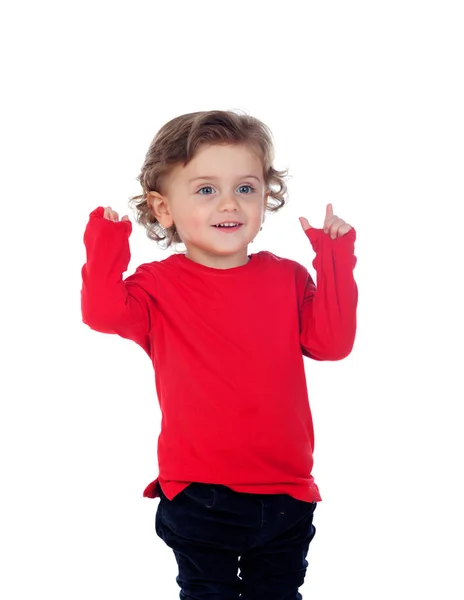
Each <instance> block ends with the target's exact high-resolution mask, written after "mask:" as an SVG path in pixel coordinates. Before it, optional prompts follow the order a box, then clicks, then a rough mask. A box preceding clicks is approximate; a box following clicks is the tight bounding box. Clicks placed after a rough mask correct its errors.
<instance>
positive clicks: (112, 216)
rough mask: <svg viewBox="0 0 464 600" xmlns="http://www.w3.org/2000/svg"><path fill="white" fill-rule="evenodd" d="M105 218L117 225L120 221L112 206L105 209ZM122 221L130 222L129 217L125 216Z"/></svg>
mask: <svg viewBox="0 0 464 600" xmlns="http://www.w3.org/2000/svg"><path fill="white" fill-rule="evenodd" d="M103 216H104V217H105V219H108V220H109V221H114V222H115V223H117V222H118V221H119V216H118V213H117V212H116V211H115V210H113V209H112V208H111V206H107V207H106V208H105V212H104V213H103ZM121 221H129V217H128V216H127V215H124V216H123V218H122V219H121Z"/></svg>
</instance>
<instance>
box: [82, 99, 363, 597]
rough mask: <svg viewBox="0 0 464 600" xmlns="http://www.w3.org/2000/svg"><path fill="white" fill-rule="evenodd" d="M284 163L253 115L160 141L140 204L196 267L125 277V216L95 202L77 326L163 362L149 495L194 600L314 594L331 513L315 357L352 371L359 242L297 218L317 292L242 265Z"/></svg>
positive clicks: (276, 202)
mask: <svg viewBox="0 0 464 600" xmlns="http://www.w3.org/2000/svg"><path fill="white" fill-rule="evenodd" d="M272 162H273V145H272V136H271V133H270V131H269V129H268V128H267V127H266V126H265V125H264V124H263V123H261V122H260V121H258V120H257V119H254V118H252V117H250V116H248V115H239V114H236V113H234V112H230V111H209V112H197V113H192V114H186V115H182V116H180V117H177V118H175V119H173V120H171V121H170V122H169V123H167V124H166V125H164V127H162V128H161V129H160V131H159V132H158V134H157V135H156V136H155V138H154V139H153V141H152V143H151V145H150V148H149V150H148V153H147V155H146V158H145V163H144V165H143V167H142V170H141V173H140V175H139V177H138V180H139V181H140V183H141V185H142V188H143V194H142V195H141V196H135V197H134V198H132V199H131V202H134V203H135V206H136V210H137V217H136V218H137V221H138V223H140V224H142V225H143V226H144V227H145V228H146V232H147V235H148V236H149V237H150V239H153V240H155V241H156V242H158V243H163V244H164V247H169V246H171V245H175V244H176V243H179V242H182V243H183V244H185V247H186V252H185V254H183V253H176V254H173V255H172V256H170V257H168V258H166V259H164V260H162V261H154V262H151V263H146V264H143V265H141V266H139V267H138V268H137V269H136V271H135V273H134V274H133V275H130V276H129V277H127V278H126V279H125V280H123V279H122V273H124V272H125V271H126V270H127V267H128V264H129V260H130V251H129V241H128V240H129V236H130V234H131V232H132V224H131V222H130V221H129V218H128V217H127V215H126V216H124V217H122V219H121V221H119V217H118V213H117V212H115V211H113V210H112V209H111V207H107V208H103V207H98V208H97V209H95V210H94V211H93V212H92V213H90V219H89V222H88V224H87V227H86V230H85V234H84V243H85V246H86V251H87V262H86V264H85V265H84V266H83V268H82V279H83V285H82V296H81V298H82V317H83V322H84V323H85V324H86V325H88V326H89V327H90V328H91V329H94V330H96V331H100V332H103V333H112V334H117V335H119V336H121V337H123V338H127V339H130V340H133V341H134V342H136V343H137V344H139V345H140V346H141V347H142V348H143V349H144V350H145V352H146V353H147V354H148V356H149V357H150V360H151V361H152V363H153V366H154V370H155V381H156V390H157V395H158V400H159V403H160V408H161V413H162V422H161V433H160V436H159V440H158V463H159V477H158V478H157V479H156V480H155V481H153V483H151V484H150V485H149V486H148V487H147V488H146V490H145V492H144V496H146V497H149V498H156V497H160V503H159V506H158V510H157V514H156V532H157V535H158V536H159V537H160V538H161V539H162V540H163V541H164V542H165V543H166V544H167V545H168V546H169V547H170V548H172V550H173V551H174V554H175V558H176V560H177V563H178V568H179V575H178V577H177V579H176V580H177V583H178V584H179V587H180V588H181V592H180V598H181V599H184V600H187V599H192V600H193V599H196V600H200V599H203V598H208V599H209V600H217V599H221V600H225V599H226V598H231V599H232V598H238V597H239V595H240V594H241V598H243V599H246V600H264V599H265V600H273V599H275V600H283V599H284V598H285V599H286V600H290V599H297V598H302V596H301V594H299V593H298V588H299V587H300V586H301V585H302V584H303V581H304V577H305V574H306V568H307V566H308V562H307V561H306V556H307V553H308V549H309V544H310V542H311V540H312V539H313V537H314V534H315V527H314V525H313V513H314V510H315V508H316V503H317V502H319V501H320V500H321V496H320V495H319V490H318V488H317V485H316V484H315V482H314V479H313V477H312V475H311V471H312V467H313V450H314V433H313V424H312V417H311V411H310V407H309V402H308V394H307V388H306V380H305V370H304V360H303V356H306V357H309V358H312V359H314V360H333V361H335V360H341V359H343V358H345V357H346V356H348V354H349V353H350V352H351V350H352V347H353V344H354V339H355V332H356V308H357V294H358V291H357V286H356V283H355V281H354V278H353V269H354V267H355V264H356V257H355V256H354V241H355V236H356V233H355V230H354V229H353V228H352V227H351V226H350V225H348V224H347V223H345V222H344V221H343V220H342V219H339V218H338V217H337V216H335V215H334V214H333V210H332V206H331V205H330V204H329V205H328V206H327V212H326V216H325V223H324V228H323V229H315V228H312V227H311V226H310V225H309V223H308V221H307V220H306V219H305V218H303V217H302V218H300V223H301V226H302V228H303V230H304V232H305V234H306V236H307V238H308V240H309V241H310V243H311V245H312V248H313V250H314V251H315V253H316V257H315V259H314V262H313V266H314V268H315V270H316V272H317V290H316V286H315V285H314V282H313V280H312V278H311V276H310V275H309V273H308V271H307V269H306V268H305V267H303V266H302V265H300V264H299V263H298V262H296V261H293V260H289V259H285V258H280V257H278V256H276V255H274V254H272V253H271V252H258V253H255V254H248V245H249V244H250V242H253V240H254V238H255V237H256V235H257V234H258V232H259V231H260V229H261V228H262V224H263V222H264V217H265V213H266V211H270V212H271V211H277V210H279V209H280V208H281V207H282V206H283V205H284V204H285V196H286V191H287V188H286V184H285V181H284V176H285V175H286V172H285V171H276V170H275V169H274V168H273V166H272ZM137 200H138V203H137V202H136V201H137ZM238 570H240V576H241V579H240V578H239V577H238Z"/></svg>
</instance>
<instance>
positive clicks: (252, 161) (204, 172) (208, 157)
mask: <svg viewBox="0 0 464 600" xmlns="http://www.w3.org/2000/svg"><path fill="white" fill-rule="evenodd" d="M176 170H177V175H178V176H181V177H182V178H183V179H186V180H190V179H192V178H195V177H203V176H207V177H208V176H213V175H217V176H221V177H232V178H233V177H237V176H242V175H246V174H256V176H258V177H262V176H263V163H262V160H261V157H260V155H259V153H258V151H257V150H256V149H254V148H252V147H250V146H249V145H244V144H234V145H231V144H213V145H203V146H200V148H199V149H198V150H197V151H196V153H195V155H194V157H193V158H192V160H191V161H190V162H189V163H188V164H187V165H186V166H185V167H184V166H183V165H180V166H178V167H177V169H176Z"/></svg>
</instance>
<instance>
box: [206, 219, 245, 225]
mask: <svg viewBox="0 0 464 600" xmlns="http://www.w3.org/2000/svg"><path fill="white" fill-rule="evenodd" d="M224 223H238V224H239V225H243V223H242V222H241V221H232V220H231V219H228V220H226V221H221V222H220V223H215V224H214V225H213V227H216V225H224Z"/></svg>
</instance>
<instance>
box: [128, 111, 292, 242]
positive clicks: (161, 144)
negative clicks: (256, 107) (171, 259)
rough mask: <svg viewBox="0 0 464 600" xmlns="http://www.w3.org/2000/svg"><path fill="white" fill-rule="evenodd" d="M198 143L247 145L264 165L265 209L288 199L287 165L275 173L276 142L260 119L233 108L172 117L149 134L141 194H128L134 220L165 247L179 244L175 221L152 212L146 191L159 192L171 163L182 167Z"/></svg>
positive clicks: (193, 153)
mask: <svg viewBox="0 0 464 600" xmlns="http://www.w3.org/2000/svg"><path fill="white" fill-rule="evenodd" d="M202 144H247V145H250V146H252V147H253V148H254V149H256V150H257V151H258V152H259V155H260V157H261V160H262V163H263V171H264V178H265V185H266V187H267V189H268V190H269V196H268V200H267V205H266V212H269V213H273V212H276V211H278V210H280V209H281V208H282V207H283V206H284V205H285V204H286V202H287V185H286V183H285V178H287V176H288V169H285V170H283V171H276V170H275V169H274V167H273V166H272V163H273V161H274V146H273V142H272V133H271V131H270V129H269V128H268V127H267V126H266V125H265V124H264V123H263V122H261V121H260V120H258V119H256V118H254V117H252V116H250V115H247V114H240V113H238V112H234V111H231V110H227V111H222V110H211V111H202V112H194V113H188V114H184V115H181V116H179V117H176V118H174V119H172V120H171V121H169V122H168V123H166V124H165V125H163V127H162V128H161V129H160V130H159V131H158V133H157V134H156V135H155V137H154V138H153V141H152V142H151V144H150V147H149V149H148V152H147V154H146V156H145V161H144V163H143V166H142V168H141V171H140V174H139V175H138V177H137V181H139V182H140V184H141V186H142V189H143V194H140V195H138V196H132V197H131V198H130V199H129V206H131V207H134V208H135V211H136V213H135V219H136V221H137V223H139V224H140V225H142V226H143V227H145V229H146V234H147V236H148V237H149V238H150V239H151V240H154V241H156V242H157V243H158V244H159V245H160V246H161V247H163V248H164V249H166V248H169V247H170V246H171V245H174V247H175V246H176V244H178V243H182V239H181V238H180V236H179V234H178V232H177V230H176V226H175V224H173V225H172V227H169V228H167V229H165V228H164V227H162V225H161V224H160V223H159V222H158V220H157V219H156V217H154V216H153V214H152V212H151V209H150V206H149V205H148V202H147V194H148V193H149V192H152V191H156V192H159V193H162V192H161V187H162V179H163V177H164V176H165V175H167V174H168V173H169V171H170V169H172V168H173V167H174V166H176V165H179V164H183V166H184V167H185V166H186V165H187V164H188V163H189V162H190V161H191V160H192V158H193V157H194V156H195V153H196V152H197V150H198V149H199V147H200V146H201V145H202Z"/></svg>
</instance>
